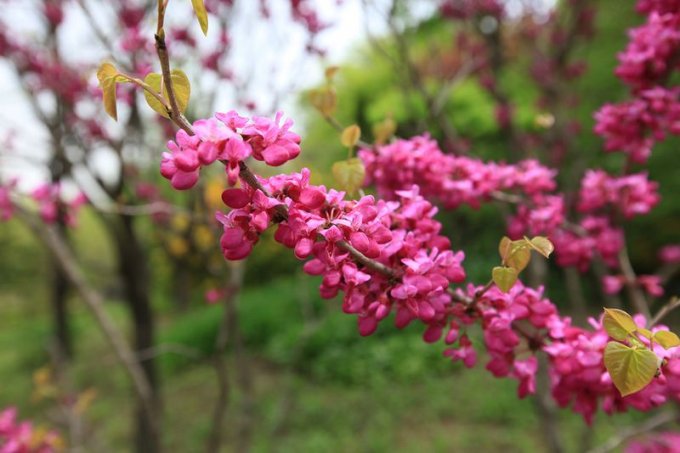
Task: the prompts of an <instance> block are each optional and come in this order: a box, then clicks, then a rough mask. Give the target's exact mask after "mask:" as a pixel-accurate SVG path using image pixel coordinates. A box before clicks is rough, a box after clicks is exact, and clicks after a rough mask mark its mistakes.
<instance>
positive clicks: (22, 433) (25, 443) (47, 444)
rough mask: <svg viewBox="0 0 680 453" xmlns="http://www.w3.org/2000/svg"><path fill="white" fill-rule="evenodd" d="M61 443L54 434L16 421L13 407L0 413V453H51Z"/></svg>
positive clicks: (56, 449) (29, 423)
mask: <svg viewBox="0 0 680 453" xmlns="http://www.w3.org/2000/svg"><path fill="white" fill-rule="evenodd" d="M61 444H62V441H61V439H60V437H59V435H58V434H57V433H55V432H52V431H49V432H43V431H41V430H37V429H35V428H34V427H33V424H32V423H31V422H28V421H24V422H19V421H18V420H17V410H16V408H14V407H10V408H7V409H5V410H3V411H1V412H0V453H52V452H55V451H59V450H60V449H61V448H60V446H61Z"/></svg>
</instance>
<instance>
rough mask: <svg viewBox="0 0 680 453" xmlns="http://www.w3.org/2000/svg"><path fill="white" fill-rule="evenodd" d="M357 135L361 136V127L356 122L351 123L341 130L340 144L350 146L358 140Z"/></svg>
mask: <svg viewBox="0 0 680 453" xmlns="http://www.w3.org/2000/svg"><path fill="white" fill-rule="evenodd" d="M359 137H361V129H360V128H359V126H357V125H356V124H352V125H351V126H347V127H346V128H345V130H343V131H342V135H340V142H341V143H342V146H346V147H348V148H352V147H353V146H354V145H356V144H357V142H358V141H359Z"/></svg>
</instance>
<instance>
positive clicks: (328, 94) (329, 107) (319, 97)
mask: <svg viewBox="0 0 680 453" xmlns="http://www.w3.org/2000/svg"><path fill="white" fill-rule="evenodd" d="M309 101H310V102H311V104H312V106H313V107H314V108H315V109H317V110H318V111H319V112H321V114H322V115H323V116H325V117H330V116H332V115H333V113H334V112H335V107H336V105H337V96H336V94H335V90H334V89H333V88H322V89H317V90H312V91H310V93H309Z"/></svg>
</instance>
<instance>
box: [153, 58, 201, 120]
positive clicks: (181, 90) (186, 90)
mask: <svg viewBox="0 0 680 453" xmlns="http://www.w3.org/2000/svg"><path fill="white" fill-rule="evenodd" d="M170 78H171V79H172V87H173V88H174V92H175V99H176V100H177V106H178V107H179V110H180V112H181V113H184V111H185V110H186V108H187V106H188V105H189V98H190V96H191V84H190V83H189V78H188V77H187V75H186V74H185V73H184V72H182V71H180V70H179V69H173V70H172V72H171V74H170ZM144 82H146V84H147V85H149V86H150V87H151V88H153V89H154V91H156V93H159V94H162V96H163V97H164V98H165V99H168V90H167V89H166V87H165V86H164V84H163V76H161V75H160V74H156V73H155V72H151V73H149V74H147V75H146V77H144ZM161 88H162V91H161ZM144 98H145V99H146V103H147V104H149V107H151V108H152V109H154V111H156V112H158V113H159V114H160V115H161V116H164V117H165V118H170V116H169V115H168V111H167V109H166V108H165V106H164V105H163V104H162V103H161V102H160V101H159V100H158V99H156V98H155V97H154V96H153V95H152V94H151V93H149V92H148V91H146V90H145V91H144Z"/></svg>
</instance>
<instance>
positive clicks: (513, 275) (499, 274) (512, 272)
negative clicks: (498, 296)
mask: <svg viewBox="0 0 680 453" xmlns="http://www.w3.org/2000/svg"><path fill="white" fill-rule="evenodd" d="M518 274H519V272H518V271H517V269H514V268H512V267H504V266H496V267H494V268H493V270H492V271H491V278H492V280H493V282H494V283H495V284H496V286H498V288H499V289H500V290H501V291H503V292H504V293H507V292H508V291H510V288H512V287H513V285H514V284H515V282H516V281H517V275H518Z"/></svg>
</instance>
